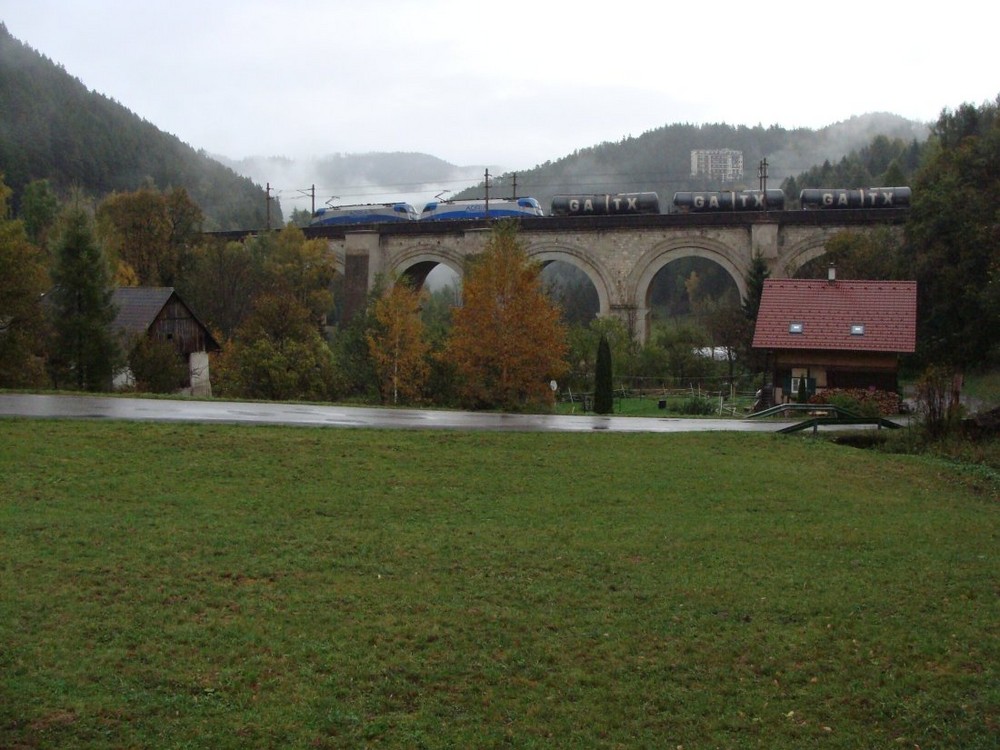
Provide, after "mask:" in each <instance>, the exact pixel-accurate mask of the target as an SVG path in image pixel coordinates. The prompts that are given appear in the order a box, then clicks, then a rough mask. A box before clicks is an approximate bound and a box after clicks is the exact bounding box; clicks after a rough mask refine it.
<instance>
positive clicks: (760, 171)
mask: <svg viewBox="0 0 1000 750" xmlns="http://www.w3.org/2000/svg"><path fill="white" fill-rule="evenodd" d="M757 178H758V179H759V180H760V193H761V198H762V199H763V202H764V210H765V211H766V210H767V157H764V158H763V159H761V160H760V166H758V167H757Z"/></svg>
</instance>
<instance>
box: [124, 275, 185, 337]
mask: <svg viewBox="0 0 1000 750" xmlns="http://www.w3.org/2000/svg"><path fill="white" fill-rule="evenodd" d="M173 294H174V288H173V287H172V286H122V287H118V288H117V289H115V290H114V294H113V295H112V298H111V300H112V302H113V303H114V304H115V305H116V306H117V308H118V315H117V317H116V318H115V330H116V331H123V332H125V333H126V334H144V333H146V332H147V331H148V330H149V327H150V326H151V325H153V321H155V320H156V316H157V315H159V314H160V311H161V310H162V309H163V308H164V307H165V306H166V304H167V301H168V300H169V299H170V297H171V296H172V295H173Z"/></svg>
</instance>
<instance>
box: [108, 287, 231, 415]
mask: <svg viewBox="0 0 1000 750" xmlns="http://www.w3.org/2000/svg"><path fill="white" fill-rule="evenodd" d="M112 299H113V302H114V304H115V305H116V307H117V309H118V314H117V317H116V318H115V322H114V328H115V331H116V332H118V333H119V334H120V335H121V336H122V337H123V338H124V339H125V340H126V341H127V342H131V341H135V340H137V338H138V337H141V336H149V337H154V338H157V339H160V340H161V341H170V342H171V343H173V345H174V347H175V348H176V349H177V351H178V353H179V354H180V355H181V356H182V357H183V358H184V360H185V361H186V362H187V366H188V378H187V382H186V383H184V384H183V389H184V390H187V391H188V392H189V393H190V394H191V395H195V396H211V395H212V383H211V378H210V373H209V357H208V355H209V353H210V352H217V351H219V350H220V349H221V347H220V346H219V344H218V342H217V341H216V340H215V338H214V337H213V336H212V334H211V332H210V331H209V330H208V328H206V327H205V326H204V325H203V324H202V323H201V321H199V320H198V318H197V317H195V315H194V313H193V312H191V309H190V308H189V307H188V306H187V305H186V304H185V303H184V301H183V300H182V299H181V298H180V296H179V295H178V294H177V292H176V291H175V290H174V288H173V287H150V286H136V287H118V288H117V289H115V290H114V295H113V298H112ZM132 382H133V378H132V374H131V372H129V371H128V370H126V371H124V372H122V373H119V374H118V375H117V376H116V377H115V383H114V385H115V387H116V388H122V387H126V386H128V385H131V384H132Z"/></svg>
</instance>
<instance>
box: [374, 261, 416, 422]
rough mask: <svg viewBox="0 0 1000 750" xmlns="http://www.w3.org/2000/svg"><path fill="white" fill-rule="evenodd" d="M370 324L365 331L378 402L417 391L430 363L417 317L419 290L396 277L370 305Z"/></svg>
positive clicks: (396, 400) (393, 400)
mask: <svg viewBox="0 0 1000 750" xmlns="http://www.w3.org/2000/svg"><path fill="white" fill-rule="evenodd" d="M372 319H373V325H372V327H371V328H369V329H368V331H367V332H366V334H365V339H366V340H367V342H368V351H369V353H370V354H371V357H372V361H373V363H374V365H375V372H376V373H377V376H378V386H379V389H378V390H379V394H380V395H381V397H382V402H383V403H386V402H390V401H391V403H393V404H398V403H399V402H400V400H404V401H410V400H413V399H415V398H416V397H417V396H419V395H420V391H421V389H422V387H423V385H424V383H425V382H426V380H427V376H428V374H429V372H430V366H429V364H428V361H427V352H428V351H429V349H430V344H429V343H428V342H427V339H426V337H425V335H424V323H423V320H422V319H421V317H420V292H419V290H417V289H414V288H413V287H412V286H411V285H409V284H407V283H406V282H405V281H404V280H399V281H397V282H396V283H395V284H393V285H392V286H391V287H390V288H389V289H388V290H387V291H386V293H385V294H384V295H383V296H382V297H380V298H379V299H378V300H377V301H376V302H375V303H374V305H373V306H372Z"/></svg>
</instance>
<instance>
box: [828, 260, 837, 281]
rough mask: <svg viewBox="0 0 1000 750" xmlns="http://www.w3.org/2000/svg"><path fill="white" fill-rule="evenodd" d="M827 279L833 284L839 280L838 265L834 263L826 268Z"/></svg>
mask: <svg viewBox="0 0 1000 750" xmlns="http://www.w3.org/2000/svg"><path fill="white" fill-rule="evenodd" d="M826 280H827V281H828V282H830V283H831V284H832V283H833V282H835V281H836V280H837V267H836V266H835V265H833V263H831V264H830V267H829V268H827V269H826Z"/></svg>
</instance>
